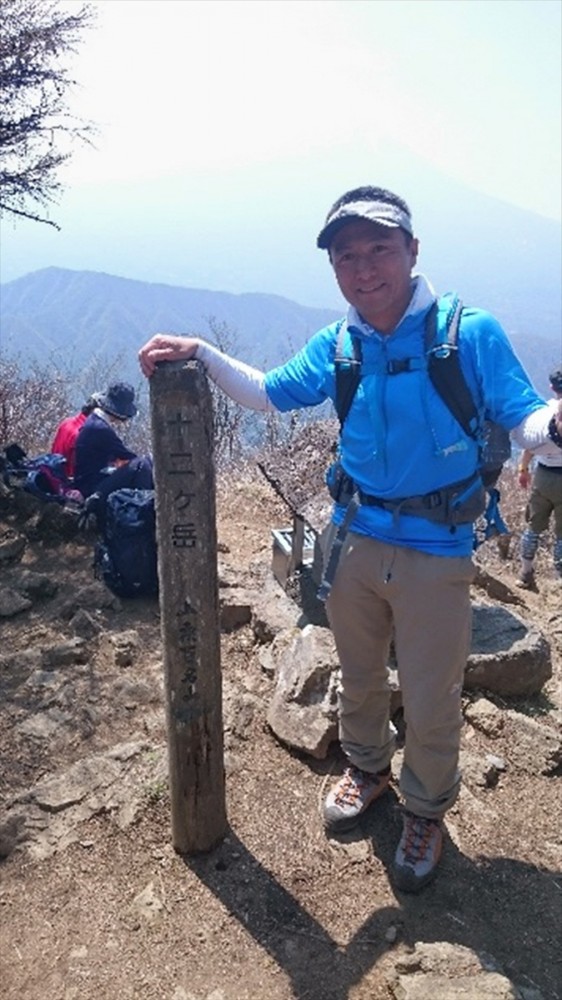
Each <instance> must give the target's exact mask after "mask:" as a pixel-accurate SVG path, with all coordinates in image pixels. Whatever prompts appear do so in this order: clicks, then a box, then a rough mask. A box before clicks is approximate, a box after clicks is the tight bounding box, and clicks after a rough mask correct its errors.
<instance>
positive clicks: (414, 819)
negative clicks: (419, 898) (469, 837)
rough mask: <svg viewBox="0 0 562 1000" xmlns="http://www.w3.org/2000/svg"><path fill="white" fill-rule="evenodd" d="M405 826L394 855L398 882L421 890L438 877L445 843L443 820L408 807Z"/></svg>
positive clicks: (411, 889)
mask: <svg viewBox="0 0 562 1000" xmlns="http://www.w3.org/2000/svg"><path fill="white" fill-rule="evenodd" d="M403 822H404V829H403V830H402V836H401V838H400V843H399V844H398V847H397V849H396V854H395V856H394V882H395V885H396V887H397V888H398V889H401V890H402V892H419V891H420V889H423V887H424V885H427V883H428V882H431V880H432V879H433V878H434V877H435V875H436V872H437V865H438V864H439V859H440V857H441V850H442V847H443V830H442V827H441V820H438V819H426V818H425V817H424V816H414V814H413V813H411V812H408V811H407V810H404V819H403Z"/></svg>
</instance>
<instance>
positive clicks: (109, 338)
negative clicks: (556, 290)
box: [0, 267, 562, 393]
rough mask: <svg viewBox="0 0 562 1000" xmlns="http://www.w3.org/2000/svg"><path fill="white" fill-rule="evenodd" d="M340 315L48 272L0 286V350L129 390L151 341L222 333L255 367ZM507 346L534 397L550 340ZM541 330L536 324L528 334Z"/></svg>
mask: <svg viewBox="0 0 562 1000" xmlns="http://www.w3.org/2000/svg"><path fill="white" fill-rule="evenodd" d="M341 314H342V313H341V311H336V310H334V309H321V308H315V307H311V306H303V305H300V304H298V303H296V302H293V301H291V300H290V299H286V298H283V297H282V296H278V295H269V294H262V293H243V294H233V293H230V292H216V291H208V290H205V289H197V288H183V287H179V286H175V285H166V284H162V283H152V282H145V281H137V280H134V279H131V278H121V277H116V276H115V275H111V274H106V273H103V272H96V271H73V270H69V269H64V268H57V267H48V268H44V269H42V270H39V271H35V272H33V273H31V274H28V275H25V276H23V277H21V278H16V279H15V280H14V281H10V282H7V283H5V284H3V285H0V344H1V346H2V349H3V350H4V351H5V352H7V353H8V354H17V353H18V352H20V353H21V352H25V357H26V358H28V359H33V358H36V359H37V360H39V361H46V360H48V359H49V360H54V361H56V360H57V359H60V360H61V361H62V360H63V359H64V360H65V361H66V362H68V360H69V359H72V362H73V363H74V364H75V365H78V366H80V367H86V366H88V365H90V364H91V363H92V359H95V358H100V359H106V358H107V359H111V358H113V357H115V356H116V355H120V356H122V357H123V358H124V359H125V362H124V371H123V376H124V377H126V378H128V379H129V380H130V381H136V380H137V379H138V375H139V369H138V364H137V352H138V349H139V347H140V346H141V345H142V344H143V343H144V342H145V341H146V340H147V339H148V337H149V336H151V335H152V334H154V333H158V332H164V331H166V332H170V333H193V334H197V335H200V336H202V337H205V338H208V339H209V338H210V337H211V324H215V325H216V327H217V328H218V329H219V330H220V329H222V328H224V329H225V330H226V331H227V337H228V339H229V342H230V343H229V346H230V344H232V345H233V350H234V353H235V354H236V355H237V356H238V357H240V358H241V359H243V360H245V361H247V362H248V363H250V364H254V365H256V366H257V367H260V368H266V367H272V366H274V365H276V364H279V363H281V362H282V361H284V360H286V359H287V358H288V357H289V356H290V355H291V354H293V353H294V352H295V351H297V350H298V349H299V348H300V347H301V346H302V345H303V344H304V343H305V342H306V340H307V339H308V338H309V337H310V336H311V335H312V334H313V333H315V332H316V331H317V330H319V329H321V328H322V327H323V326H326V325H327V324H328V323H331V322H333V321H334V320H336V319H337V318H339V316H340V315H341ZM498 319H500V321H501V322H503V323H504V325H505V326H506V330H507V332H508V334H510V336H511V339H512V343H513V345H514V348H515V350H516V351H517V353H518V355H519V357H520V359H521V361H522V363H523V364H524V366H525V368H526V369H527V371H528V372H529V375H530V377H531V379H532V380H533V382H534V384H535V385H536V387H537V389H539V391H541V392H543V393H544V392H546V391H547V389H548V382H547V374H548V371H549V369H550V368H551V367H552V366H553V365H555V364H560V361H561V357H562V351H561V349H560V345H559V344H557V343H556V341H555V340H551V339H547V338H544V337H540V336H535V335H532V334H526V335H521V334H517V333H513V332H511V331H510V330H509V328H508V326H507V324H505V320H504V319H502V317H501V316H498ZM546 327H548V323H546V322H545V323H544V325H543V323H542V317H541V316H540V314H537V316H536V329H538V330H541V329H543V328H546Z"/></svg>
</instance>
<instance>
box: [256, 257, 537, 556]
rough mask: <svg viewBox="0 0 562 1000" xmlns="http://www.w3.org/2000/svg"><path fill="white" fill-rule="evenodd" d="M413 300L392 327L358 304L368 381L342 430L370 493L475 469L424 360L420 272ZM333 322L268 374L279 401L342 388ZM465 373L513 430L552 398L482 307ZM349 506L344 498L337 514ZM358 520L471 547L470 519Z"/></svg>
mask: <svg viewBox="0 0 562 1000" xmlns="http://www.w3.org/2000/svg"><path fill="white" fill-rule="evenodd" d="M415 282H416V287H415V292H414V295H413V297H412V301H411V303H410V307H409V309H408V310H407V312H406V314H405V315H404V316H403V318H402V320H401V321H400V322H399V324H398V326H397V327H396V329H395V330H394V332H393V333H392V334H384V335H383V334H379V333H377V331H376V330H373V329H372V328H370V327H367V326H366V325H365V324H364V323H363V322H362V320H361V318H360V317H359V316H358V315H357V314H356V312H355V310H353V309H350V311H349V313H348V318H347V324H348V330H349V332H350V333H352V334H353V336H355V337H358V338H359V339H360V340H361V344H362V352H363V365H362V373H363V374H362V379H361V384H360V386H359V388H358V390H357V393H356V395H355V397H354V400H353V403H352V406H351V409H350V411H349V413H348V416H347V418H346V421H345V424H344V427H343V432H342V437H341V460H342V464H343V467H344V469H345V471H346V472H347V473H348V474H349V475H350V476H351V477H352V478H353V480H354V481H355V483H356V484H357V485H358V486H359V488H360V489H361V490H363V491H364V492H365V493H367V494H371V495H374V496H377V497H380V498H382V499H388V500H391V499H396V498H403V497H410V496H418V495H420V494H425V493H430V492H432V491H434V490H438V489H440V488H441V487H444V486H447V485H449V484H452V483H456V482H459V481H461V480H463V479H466V478H467V477H469V476H470V475H472V474H473V473H474V471H475V469H476V467H477V464H478V447H477V445H476V443H475V442H474V441H473V440H472V439H471V438H470V437H468V436H467V435H466V434H465V433H464V432H463V431H462V430H461V428H460V426H459V424H458V423H457V421H456V420H455V418H454V417H453V415H452V414H451V412H450V410H449V409H448V407H447V405H446V404H445V403H444V402H443V400H442V399H441V397H440V396H439V395H438V393H437V391H436V390H435V389H434V387H433V385H432V383H431V381H430V379H429V376H428V374H427V367H426V364H425V361H424V356H425V350H424V331H425V319H426V315H427V312H428V310H429V308H430V306H431V303H432V301H433V295H432V294H431V292H430V289H429V286H428V285H427V282H425V279H424V278H423V277H421V276H420V277H418V278H417V279H415ZM340 325H341V324H339V323H335V324H332V325H330V326H328V327H326V328H325V329H323V330H320V331H319V333H317V334H316V335H315V336H313V337H312V339H311V340H310V341H309V342H308V343H307V344H306V345H305V347H304V348H303V349H302V350H301V351H300V352H299V353H298V354H297V355H295V357H293V358H292V359H291V360H290V361H288V362H287V363H286V364H284V365H281V366H280V367H278V368H275V369H273V370H272V371H270V372H268V373H267V375H266V376H265V388H266V391H267V394H268V396H269V398H270V400H271V402H272V403H273V404H274V406H275V407H276V408H277V409H279V410H291V409H295V408H300V407H303V406H314V405H317V404H319V403H321V402H323V401H324V400H325V399H326V398H329V399H332V400H334V398H335V369H334V356H335V348H336V341H337V335H338V330H339V327H340ZM459 350H460V360H461V366H462V368H463V372H464V375H465V378H466V380H467V382H468V384H469V387H470V389H471V391H472V394H473V397H474V399H475V400H476V401H477V402H478V405H479V407H480V409H481V411H482V412H483V413H484V412H485V413H486V415H487V417H489V418H490V419H492V420H494V421H496V422H497V423H499V424H501V425H502V426H504V427H505V428H506V429H507V430H512V429H513V428H514V427H516V426H517V425H518V424H519V423H520V422H521V421H522V420H523V419H524V418H525V417H526V416H527V415H528V414H529V413H531V412H533V410H535V409H538V408H540V407H542V406H544V400H543V399H542V398H541V397H540V396H539V395H538V394H537V393H536V392H535V390H534V388H533V386H532V384H531V382H530V380H529V378H528V376H527V374H526V373H525V371H524V369H523V367H522V365H521V363H520V362H519V360H518V358H517V357H516V355H515V353H514V351H513V348H512V346H511V344H510V342H509V340H508V338H507V337H506V335H505V333H504V331H503V330H502V328H501V326H500V324H499V323H498V322H497V321H496V320H495V319H494V317H493V316H491V315H490V314H489V313H486V312H484V311H482V310H479V309H470V308H465V309H464V311H463V314H462V320H461V329H460V334H459ZM404 358H419V359H420V364H419V367H417V368H416V367H415V365H414V366H413V368H414V370H410V371H407V372H402V373H401V374H398V375H391V374H389V373H388V361H389V360H392V359H394V360H403V359H404ZM342 516H343V511H342V509H341V508H338V507H336V510H335V513H334V520H335V521H336V523H338V522H339V521H341V518H342ZM352 529H353V530H354V531H357V532H359V533H361V534H366V535H371V536H373V537H375V538H379V539H381V540H383V541H386V542H389V543H391V544H397V545H402V546H407V547H412V548H416V549H419V550H421V551H425V552H428V553H432V554H435V555H468V554H470V552H471V550H472V526H471V525H470V524H461V525H458V526H456V528H455V530H453V531H452V530H451V526H450V525H447V524H438V523H435V522H432V521H429V520H426V519H424V518H422V517H419V516H414V515H411V514H410V515H407V514H404V513H401V514H400V517H398V518H397V517H395V516H393V513H392V512H391V511H389V510H385V509H382V508H380V507H375V506H363V505H362V506H361V507H360V509H359V511H358V513H357V515H356V517H355V520H354V521H353V524H352Z"/></svg>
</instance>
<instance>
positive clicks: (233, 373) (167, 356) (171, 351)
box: [139, 333, 276, 410]
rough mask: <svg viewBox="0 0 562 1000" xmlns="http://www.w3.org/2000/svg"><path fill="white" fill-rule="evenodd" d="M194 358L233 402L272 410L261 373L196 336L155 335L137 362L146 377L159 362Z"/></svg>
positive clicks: (143, 348)
mask: <svg viewBox="0 0 562 1000" xmlns="http://www.w3.org/2000/svg"><path fill="white" fill-rule="evenodd" d="M190 359H196V360H197V361H200V362H201V364H202V365H203V366H204V368H205V371H206V372H207V374H208V376H209V378H211V379H212V380H213V382H215V383H216V385H218V387H219V388H220V389H222V391H223V392H225V393H226V395H227V396H230V398H231V399H233V400H234V402H235V403H240V405H241V406H245V407H247V408H248V409H250V410H275V409H276V407H275V406H274V405H273V403H272V402H271V401H270V399H269V397H268V395H267V392H266V389H265V384H264V373H263V372H261V371H259V369H257V368H252V367H251V366H250V365H246V364H244V362H243V361H238V360H237V359H236V358H231V357H230V356H229V355H228V354H223V353H222V352H221V351H219V350H217V348H216V347H213V346H212V345H211V344H207V343H206V342H205V341H204V340H200V339H199V338H198V337H175V336H171V335H168V334H162V333H159V334H156V336H154V337H152V339H151V340H149V341H148V343H146V344H145V345H144V347H141V349H140V351H139V362H140V366H141V369H142V372H143V374H144V375H146V376H147V378H150V376H151V375H152V374H153V373H154V370H155V368H156V365H157V364H158V362H159V361H184V360H190Z"/></svg>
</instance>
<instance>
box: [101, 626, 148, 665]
mask: <svg viewBox="0 0 562 1000" xmlns="http://www.w3.org/2000/svg"><path fill="white" fill-rule="evenodd" d="M139 645H140V639H139V634H138V632H137V631H136V630H135V629H129V630H128V631H126V632H105V633H104V634H103V635H102V636H101V639H100V655H101V656H103V657H105V658H107V659H109V661H110V662H112V663H114V664H115V666H116V667H130V666H131V664H132V663H134V661H135V658H136V655H137V652H138V648H139Z"/></svg>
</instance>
